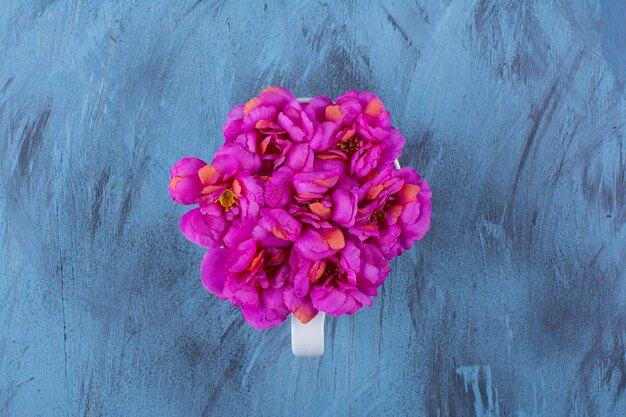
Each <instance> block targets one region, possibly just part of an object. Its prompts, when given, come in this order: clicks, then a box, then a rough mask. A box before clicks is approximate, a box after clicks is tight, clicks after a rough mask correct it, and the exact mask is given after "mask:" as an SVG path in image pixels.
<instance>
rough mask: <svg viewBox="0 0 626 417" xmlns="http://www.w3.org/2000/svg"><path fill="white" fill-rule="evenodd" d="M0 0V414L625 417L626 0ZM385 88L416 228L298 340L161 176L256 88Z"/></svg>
mask: <svg viewBox="0 0 626 417" xmlns="http://www.w3.org/2000/svg"><path fill="white" fill-rule="evenodd" d="M165 4H166V2H162V3H157V2H144V1H138V2H132V3H131V4H119V2H114V1H97V2H74V1H69V2H68V1H57V2H55V1H47V2H45V1H43V2H38V3H37V4H27V3H24V4H19V3H18V2H10V1H8V2H7V1H3V2H1V3H0V135H1V141H0V152H1V154H2V158H1V159H0V184H1V185H2V191H3V192H2V193H0V250H1V252H0V253H1V259H2V262H0V274H1V275H0V276H1V280H0V415H1V416H79V415H80V416H82V415H85V416H122V415H123V416H231V415H232V416H239V415H242V416H243V415H245V416H333V417H335V416H368V415H372V416H400V415H410V416H457V417H462V416H517V417H531V416H532V417H539V416H541V417H543V416H567V417H577V416H624V415H626V394H625V393H624V390H625V389H626V260H625V254H626V226H625V224H626V149H625V147H624V134H625V132H626V126H625V123H626V122H625V119H626V117H625V116H626V93H625V82H626V81H625V80H626V33H625V27H626V25H625V23H624V22H625V21H626V3H625V2H624V1H618V0H615V1H610V0H607V1H600V2H591V3H573V2H562V4H559V5H552V4H550V3H548V2H521V1H511V2H506V3H505V2H489V1H479V2H452V3H447V2H441V1H432V2H423V3H422V2H419V3H418V2H413V3H405V2H386V3H384V4H374V3H371V4H370V3H367V2H352V3H345V4H338V3H335V2H328V3H326V2H307V3H300V2H296V1H284V2H269V1H268V2H266V3H263V2H258V3H248V2H235V1H233V2H225V3H212V2H204V1H198V2H195V3H192V2H188V3H182V4H179V5H178V6H177V7H173V6H169V7H167V6H165ZM272 84H279V85H283V86H285V87H287V88H289V89H291V90H292V91H293V92H294V93H295V94H297V95H299V96H312V95H315V94H325V95H329V96H336V95H338V94H340V93H342V92H344V91H345V90H348V89H352V88H358V89H367V90H371V91H374V92H376V93H377V94H379V95H380V96H381V97H382V98H383V100H384V101H385V103H386V105H387V106H388V107H389V109H390V111H391V112H392V115H393V117H394V122H395V123H396V125H397V126H398V127H399V128H400V129H401V131H402V132H403V133H404V134H405V137H406V139H407V146H406V148H405V153H404V155H403V156H402V159H401V162H402V163H403V164H410V165H412V166H414V167H415V168H417V169H418V170H420V171H421V172H422V173H423V174H424V175H425V176H426V178H427V179H428V180H429V182H430V183H431V186H432V188H433V193H434V194H433V195H434V209H433V224H432V229H431V231H430V234H429V235H428V236H427V237H426V238H425V239H424V240H423V241H422V242H420V243H419V244H418V245H416V247H415V248H414V249H413V250H412V251H410V252H409V253H406V254H405V255H404V256H402V257H401V258H400V259H398V260H397V261H395V262H394V263H393V272H392V274H391V276H390V278H389V279H388V281H387V282H386V283H385V284H384V286H383V290H382V294H381V295H380V297H379V298H378V299H377V300H376V303H375V305H374V307H373V308H370V309H365V310H363V311H362V312H360V313H358V314H357V315H355V316H354V317H341V318H339V319H329V321H328V322H327V338H328V340H327V345H326V349H327V351H326V354H325V355H324V356H323V357H321V358H318V359H297V358H294V357H293V356H292V354H291V352H290V348H289V329H288V326H287V325H283V326H279V327H278V328H275V329H272V330H269V331H265V332H258V331H256V330H254V329H252V328H251V327H249V326H247V325H245V324H244V322H243V320H242V319H241V317H240V315H239V313H238V312H237V311H235V310H234V309H233V308H231V307H230V306H229V305H227V304H225V303H222V302H219V301H218V300H217V299H216V298H215V297H213V296H211V295H210V294H208V293H207V292H206V291H205V290H204V289H203V288H202V285H201V283H200V278H199V262H200V259H201V257H202V251H201V250H200V249H199V248H197V247H196V246H194V245H193V244H190V243H188V242H187V241H186V240H185V239H184V238H183V237H182V236H181V234H180V233H179V232H178V228H177V222H178V217H179V216H180V215H181V214H182V213H183V208H182V207H180V206H177V205H175V204H173V203H172V202H171V201H170V199H169V196H168V195H167V192H166V185H167V182H168V170H169V168H170V166H171V165H172V164H173V162H174V161H176V160H177V159H179V158H180V157H183V156H187V155H195V156H201V157H205V158H210V156H211V155H212V153H213V152H214V151H215V150H216V149H217V146H218V144H219V143H220V141H221V138H220V136H221V131H220V127H221V124H222V122H223V121H224V118H225V115H226V113H227V111H228V110H229V109H230V108H231V107H233V106H234V105H235V104H237V103H240V102H243V101H245V100H247V98H249V97H250V96H252V95H255V94H256V93H258V92H259V91H260V90H261V89H262V88H263V87H265V86H267V85H272Z"/></svg>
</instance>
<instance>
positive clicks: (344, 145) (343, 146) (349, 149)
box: [337, 135, 361, 157]
mask: <svg viewBox="0 0 626 417" xmlns="http://www.w3.org/2000/svg"><path fill="white" fill-rule="evenodd" d="M360 147H361V142H360V141H359V138H358V137H357V136H356V135H354V136H352V137H351V138H350V139H348V140H342V141H341V142H339V143H337V149H339V150H340V151H341V152H343V153H345V154H346V156H348V157H351V156H352V155H354V153H355V152H356V151H358V150H359V148H360Z"/></svg>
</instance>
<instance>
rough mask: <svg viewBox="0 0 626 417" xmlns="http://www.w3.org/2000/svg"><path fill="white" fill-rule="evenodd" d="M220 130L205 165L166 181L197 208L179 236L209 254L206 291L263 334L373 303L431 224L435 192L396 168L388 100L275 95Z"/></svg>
mask: <svg viewBox="0 0 626 417" xmlns="http://www.w3.org/2000/svg"><path fill="white" fill-rule="evenodd" d="M223 133H224V144H223V145H222V146H221V147H220V148H219V150H218V151H217V153H216V154H215V156H214V158H213V160H212V162H211V163H210V164H208V163H206V162H204V161H202V160H200V159H197V158H192V157H188V158H183V159H181V160H180V161H178V162H176V164H174V167H173V168H172V170H171V173H170V183H169V194H170V196H171V197H172V199H173V200H174V201H175V202H177V203H180V204H184V205H193V206H195V208H193V209H191V210H190V211H188V212H187V213H186V214H185V215H183V216H182V218H181V220H180V230H181V231H182V233H183V234H184V235H185V237H186V238H187V239H189V240H190V241H192V242H194V243H196V244H198V245H200V246H203V247H206V248H208V251H207V252H206V255H205V256H204V260H203V261H202V268H201V269H202V283H203V284H204V286H205V287H206V288H207V290H209V291H210V292H212V293H213V294H215V295H216V296H217V297H218V298H220V299H222V300H228V301H229V302H231V303H232V304H233V305H234V306H236V307H238V308H240V309H241V312H242V314H243V318H244V319H245V320H246V321H247V322H248V323H249V324H251V325H252V326H254V327H256V328H257V329H267V328H270V327H273V326H276V325H278V324H280V323H282V322H283V321H285V319H286V318H287V316H288V315H289V314H290V313H292V314H293V316H295V318H297V320H298V321H299V322H301V323H307V322H309V321H311V320H312V319H313V318H314V317H315V316H316V315H317V314H318V313H319V312H323V313H326V314H330V315H333V316H341V315H344V314H354V313H356V312H357V311H359V310H360V309H361V307H363V306H364V305H365V306H371V305H372V298H373V297H375V296H376V295H377V293H378V287H379V286H380V285H381V284H382V283H383V282H384V281H385V278H386V277H387V275H388V274H389V261H390V260H391V259H393V258H394V257H396V256H398V255H400V254H401V253H402V251H404V250H406V249H409V248H410V247H411V246H412V245H413V243H414V242H415V241H416V240H419V239H421V238H422V237H424V235H425V234H426V232H427V231H428V229H429V227H430V217H431V202H430V198H431V191H430V188H429V186H428V183H427V182H426V181H424V180H422V179H421V178H420V175H419V174H418V173H417V172H416V171H415V170H414V169H412V168H410V167H404V168H400V169H399V168H398V165H394V163H396V164H397V161H396V160H397V158H398V157H399V156H400V154H401V153H402V146H403V145H404V139H403V138H402V135H401V134H400V132H399V131H398V130H397V129H396V128H394V127H393V126H392V125H391V119H390V116H389V112H388V111H387V110H386V109H385V107H384V106H383V103H382V102H381V100H380V99H379V98H378V97H377V96H375V95H374V94H371V93H368V92H358V91H348V92H347V93H345V94H343V95H342V96H340V97H338V98H337V99H336V100H335V101H334V102H333V101H332V100H330V99H329V98H327V97H315V98H313V99H306V100H305V99H301V100H298V99H296V98H295V97H294V96H293V95H292V94H291V93H290V92H289V91H288V90H286V89H284V88H281V87H268V88H266V89H265V90H263V91H262V92H261V93H260V94H259V95H258V96H256V97H254V98H252V99H250V100H249V101H248V102H247V103H246V104H242V105H238V106H236V107H235V108H234V109H233V110H232V111H231V112H230V113H229V114H228V116H227V118H226V123H225V124H224V125H223Z"/></svg>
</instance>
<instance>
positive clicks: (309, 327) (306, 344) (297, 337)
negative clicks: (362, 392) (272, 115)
mask: <svg viewBox="0 0 626 417" xmlns="http://www.w3.org/2000/svg"><path fill="white" fill-rule="evenodd" d="M310 101H311V99H310V98H299V99H298V102H299V103H300V104H307V103H309V102H310ZM393 165H394V166H395V167H396V169H400V163H399V162H398V160H397V159H396V160H395V161H393ZM325 318H326V314H325V313H323V312H321V311H320V312H319V313H317V315H316V316H315V317H313V319H312V320H311V321H309V322H308V323H307V324H302V323H301V322H300V320H298V318H297V317H296V316H294V315H293V314H292V315H291V351H292V352H293V354H294V355H295V356H322V355H323V354H324V320H325Z"/></svg>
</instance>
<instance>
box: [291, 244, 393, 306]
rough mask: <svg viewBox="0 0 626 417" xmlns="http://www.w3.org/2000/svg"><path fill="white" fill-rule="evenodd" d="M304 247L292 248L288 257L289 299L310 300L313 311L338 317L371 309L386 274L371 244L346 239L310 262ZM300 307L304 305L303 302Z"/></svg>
mask: <svg viewBox="0 0 626 417" xmlns="http://www.w3.org/2000/svg"><path fill="white" fill-rule="evenodd" d="M310 254H311V252H310V250H309V248H308V247H303V246H296V250H295V251H293V252H292V255H291V260H290V263H291V267H292V270H293V271H294V272H295V275H294V293H293V296H294V297H296V298H297V299H298V300H310V303H311V305H312V306H313V307H314V308H315V310H319V311H323V312H325V313H327V314H330V315H334V316H339V315H342V314H354V313H355V312H357V311H358V310H359V309H361V307H363V305H366V306H371V305H372V300H371V297H375V296H376V295H377V293H378V290H377V288H378V286H380V284H382V282H383V281H384V280H385V278H386V277H387V275H388V273H389V266H388V264H387V261H386V260H385V259H384V258H383V256H382V253H381V252H380V250H379V249H377V248H376V247H375V246H373V245H369V244H367V243H363V242H358V241H352V240H348V241H346V242H345V244H344V245H343V247H342V248H341V249H340V250H336V251H334V253H332V254H328V253H325V254H324V256H314V258H315V259H311V256H310ZM302 303H303V304H305V305H306V303H305V302H304V301H303V302H302Z"/></svg>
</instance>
